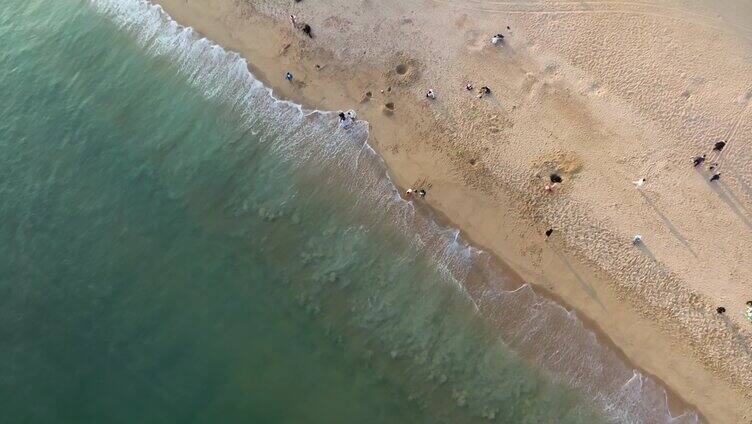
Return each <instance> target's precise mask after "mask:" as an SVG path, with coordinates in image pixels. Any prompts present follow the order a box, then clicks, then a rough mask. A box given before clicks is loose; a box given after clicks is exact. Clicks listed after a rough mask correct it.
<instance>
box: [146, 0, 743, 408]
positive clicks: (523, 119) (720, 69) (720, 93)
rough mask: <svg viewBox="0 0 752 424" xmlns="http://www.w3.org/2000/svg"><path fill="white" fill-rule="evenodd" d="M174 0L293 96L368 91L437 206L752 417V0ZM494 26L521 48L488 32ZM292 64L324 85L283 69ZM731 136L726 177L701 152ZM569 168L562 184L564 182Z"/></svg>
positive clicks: (692, 387)
mask: <svg viewBox="0 0 752 424" xmlns="http://www.w3.org/2000/svg"><path fill="white" fill-rule="evenodd" d="M158 3H160V4H163V5H164V6H165V8H166V9H167V11H168V12H169V13H170V14H172V15H173V16H174V17H175V18H176V19H177V20H178V21H180V22H183V23H185V24H187V25H191V26H194V27H196V28H197V29H199V30H200V31H202V32H203V33H205V34H207V35H208V36H209V37H210V38H212V39H214V40H216V41H218V42H220V43H221V44H223V45H225V46H227V47H228V48H230V49H234V50H238V51H241V52H243V54H244V55H245V56H246V57H248V58H249V60H250V61H251V62H252V65H253V71H254V72H255V73H256V74H257V75H258V76H259V77H261V78H262V79H263V80H264V81H265V82H267V83H268V84H269V85H271V86H272V87H274V88H275V91H276V92H278V93H280V95H281V96H283V97H287V98H291V99H294V100H296V101H300V102H303V103H304V104H309V105H313V106H316V107H322V108H330V109H337V108H350V107H355V106H357V107H356V108H357V109H358V111H359V113H360V115H361V117H363V118H364V119H367V120H369V121H370V122H371V124H372V139H373V142H374V143H375V144H376V147H377V148H378V150H379V152H380V153H381V154H382V155H383V156H384V157H385V159H386V160H387V163H388V164H389V165H390V168H391V170H392V173H393V175H394V176H395V179H396V181H397V182H398V183H400V184H402V185H409V184H410V183H411V182H412V181H414V180H415V179H416V178H417V177H428V178H429V179H430V180H431V181H432V182H433V190H432V191H431V194H430V195H429V198H428V200H429V202H430V204H431V205H432V206H433V207H435V208H436V209H437V210H439V211H441V212H442V213H444V214H445V215H446V216H447V217H448V218H449V219H451V220H452V221H453V222H455V223H456V224H457V225H458V226H459V227H460V228H462V230H463V231H464V232H465V233H466V234H468V235H469V237H470V238H471V239H472V240H473V241H475V242H477V243H478V244H480V245H482V246H484V247H486V248H488V249H490V250H492V251H494V252H496V253H497V254H499V256H501V257H502V258H503V259H504V260H505V261H507V262H508V263H510V264H511V265H512V267H513V268H514V269H515V270H516V271H518V272H519V273H520V274H521V275H522V276H523V277H524V278H525V279H526V280H527V281H530V282H531V283H534V284H537V285H539V286H540V287H543V288H546V289H547V290H549V291H550V292H552V293H553V295H555V296H557V297H560V298H561V299H562V300H563V301H564V302H565V303H567V304H569V305H571V306H573V307H575V308H577V310H578V311H580V312H581V313H582V314H584V315H585V316H586V317H587V318H588V319H590V320H591V321H592V324H593V325H595V326H597V327H598V328H599V329H601V330H603V331H605V332H606V333H607V334H608V335H609V337H610V339H611V340H612V341H613V342H614V343H615V344H616V346H618V348H620V349H621V350H622V351H623V353H624V354H625V355H626V356H627V357H628V358H629V359H630V360H632V361H633V362H634V363H636V364H637V365H639V366H640V367H641V368H642V369H644V370H646V371H648V372H649V373H651V374H653V375H655V376H657V377H659V378H660V379H662V380H664V381H665V382H666V384H668V385H669V386H670V387H672V388H673V389H674V390H675V391H676V392H677V393H678V394H679V395H680V396H681V397H682V398H683V399H685V400H686V401H688V402H689V403H691V404H694V405H695V406H696V407H698V408H699V409H700V410H701V411H702V412H703V413H704V414H705V416H706V417H707V418H708V419H709V420H710V421H712V422H752V416H750V415H749V414H748V413H747V412H746V411H747V410H749V407H750V406H751V403H752V402H751V401H750V398H749V397H745V393H749V392H750V389H749V387H750V386H751V385H752V383H750V381H752V354H751V353H750V352H751V350H752V343H751V342H750V328H751V327H752V326H750V323H748V322H746V321H745V320H744V319H743V317H742V315H741V312H742V310H743V306H744V301H746V300H749V299H752V248H750V246H752V146H750V141H752V41H751V40H752V3H750V4H742V3H743V2H742V1H730V0H725V1H721V2H714V3H712V4H710V3H707V4H706V3H703V2H699V1H683V2H678V1H655V2H647V1H584V2H575V1H559V2H549V1H528V2H502V1H490V0H489V1H483V0H453V1H449V0H403V1H396V0H380V1H376V0H365V1H344V0H303V1H302V2H301V3H298V4H295V3H293V2H292V1H291V0H267V1H258V2H256V1H252V0H251V1H246V0H243V1H241V0H215V1H209V0H162V1H159V2H158ZM251 4H253V5H251ZM289 13H295V14H297V15H298V17H299V19H301V20H304V21H306V22H308V23H310V24H311V26H312V27H313V30H314V34H315V39H314V40H308V39H306V38H305V37H304V36H303V35H302V34H300V33H297V32H295V31H293V30H292V29H291V27H290V25H289V23H287V22H286V19H287V15H289ZM269 17H270V18H271V19H269ZM507 25H509V26H510V28H511V30H507V29H506V26H507ZM496 32H503V33H504V34H506V35H507V37H506V45H505V46H504V47H501V48H499V47H494V46H491V45H490V43H489V42H488V41H489V37H490V35H492V34H494V33H496ZM287 43H291V46H290V47H289V48H288V49H286V50H285V51H284V52H282V47H283V46H284V45H285V44H287ZM316 64H321V65H325V66H324V68H323V69H321V70H319V69H316V67H315V65H316ZM398 65H402V66H403V67H400V68H399V69H398ZM288 69H290V70H293V72H294V73H295V75H296V80H300V81H304V82H305V85H304V86H302V85H300V86H290V85H289V84H286V83H285V82H284V81H283V80H282V78H281V75H282V74H283V72H284V71H285V70H288ZM398 71H399V72H398ZM467 82H472V83H474V84H475V85H476V87H477V86H481V85H488V86H489V87H491V89H492V90H493V95H492V96H490V97H488V98H486V99H482V100H478V99H476V98H475V97H474V95H473V94H470V93H467V92H466V91H465V90H464V88H463V87H464V85H465V84H466V83H467ZM387 86H391V87H392V91H391V93H387V94H384V95H382V94H381V93H380V90H381V89H383V88H386V87H387ZM428 88H433V89H434V90H436V91H437V93H438V98H437V99H436V101H428V100H426V99H425V98H424V97H423V93H424V92H425V90H427V89H428ZM367 90H370V91H372V93H373V98H372V99H371V100H370V101H369V102H367V103H363V104H358V103H357V100H358V99H360V97H361V95H362V93H364V92H365V91H367ZM390 101H391V102H394V103H395V106H396V110H395V113H394V115H393V116H387V115H385V114H384V113H383V112H382V104H383V103H386V102H390ZM721 138H725V139H727V140H728V142H729V144H728V147H727V148H726V150H725V151H724V154H723V156H722V157H721V160H720V162H721V173H722V179H721V181H720V184H715V185H710V184H709V183H708V182H707V177H708V176H709V175H707V173H700V172H696V171H695V170H694V169H693V168H692V167H691V164H690V160H689V158H690V157H691V156H693V155H696V154H699V153H702V152H708V153H709V150H710V146H712V143H713V142H714V141H715V140H717V139H721ZM552 170H556V171H558V172H560V173H561V174H562V176H563V177H564V184H563V185H562V186H560V187H558V188H557V190H556V192H555V193H554V194H545V193H544V192H543V190H542V188H543V184H544V180H545V179H546V178H547V177H548V174H549V173H550V172H551V171H552ZM539 176H540V178H539ZM640 177H645V178H647V180H648V182H647V184H646V186H645V187H644V189H643V190H642V191H638V190H636V189H635V188H634V186H633V185H632V184H631V181H633V180H636V179H638V178H640ZM549 227H553V228H555V229H556V232H555V235H554V236H553V237H552V239H551V240H549V241H548V242H545V241H544V237H542V235H541V234H542V232H543V231H544V230H545V229H546V228H549ZM635 233H640V234H642V235H643V237H644V239H645V245H644V247H642V248H635V247H633V246H632V245H631V244H630V239H631V237H632V235H634V234H635ZM718 305H723V306H725V307H726V308H727V309H728V312H727V315H726V317H723V318H722V317H719V316H717V315H716V314H715V313H714V311H713V309H714V308H715V306H718ZM635 311H636V313H635ZM745 390H746V392H745Z"/></svg>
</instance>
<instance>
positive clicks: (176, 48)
mask: <svg viewBox="0 0 752 424" xmlns="http://www.w3.org/2000/svg"><path fill="white" fill-rule="evenodd" d="M91 4H92V5H93V7H94V8H95V9H96V10H98V11H99V12H101V13H102V14H104V15H106V16H107V17H109V19H111V20H112V21H113V22H115V23H116V24H117V25H118V26H119V27H120V28H122V29H123V30H125V31H126V32H127V33H129V34H131V35H132V36H133V37H134V38H135V39H136V40H137V42H138V43H139V44H140V45H141V46H142V47H143V48H144V50H145V51H146V52H147V53H148V54H150V55H154V56H158V57H165V58H169V59H170V60H172V61H174V62H175V63H177V64H178V67H179V69H180V72H181V73H183V75H184V76H185V77H186V78H187V79H188V81H190V83H191V84H193V85H194V86H195V87H197V88H198V89H200V90H201V91H202V92H203V94H204V95H205V96H206V97H207V98H209V99H215V100H221V101H222V102H224V103H225V104H229V105H231V107H232V108H233V110H234V111H235V112H237V113H238V114H239V115H240V116H242V117H244V118H245V122H243V125H245V129H247V130H251V129H253V130H254V133H255V134H257V135H259V136H260V137H261V140H262V142H264V143H267V144H268V145H269V147H270V148H271V149H272V150H274V151H275V152H276V154H277V155H278V157H280V158H281V160H285V161H289V162H291V163H293V164H295V165H298V166H305V165H310V164H317V165H318V166H326V167H331V168H332V169H341V170H342V172H347V173H348V178H349V180H350V184H352V186H353V189H354V190H355V191H356V192H357V193H358V195H357V196H354V197H353V201H354V202H357V203H362V204H364V205H365V206H367V208H366V209H368V210H372V211H375V212H374V213H377V214H379V215H380V216H381V218H380V219H389V220H391V221H392V222H390V223H389V225H394V226H396V227H398V228H400V229H401V230H402V232H403V234H404V235H405V236H406V237H407V238H408V239H410V240H412V243H413V244H414V245H415V247H416V248H418V249H422V250H424V251H426V250H427V251H430V252H432V258H433V261H434V263H435V264H436V266H437V268H438V269H439V270H440V271H441V273H442V274H443V275H445V276H446V277H448V279H449V280H450V281H453V282H454V283H455V284H456V286H457V289H458V290H460V291H461V292H462V293H464V294H465V295H466V296H467V297H468V299H470V300H471V301H472V302H473V303H474V305H475V307H476V309H477V310H478V311H479V312H480V313H482V314H484V315H486V316H487V318H488V320H489V321H490V322H491V323H492V324H493V325H494V326H495V327H496V328H497V329H498V331H499V334H500V337H501V339H502V340H503V341H504V343H506V344H507V345H508V346H510V347H511V348H512V349H514V350H515V351H517V352H518V353H519V354H520V355H521V356H523V357H526V358H529V359H531V360H532V361H533V362H534V363H536V364H538V365H539V366H540V367H541V368H543V369H544V370H547V371H548V372H549V373H550V374H551V375H553V376H554V378H555V379H556V380H558V381H560V382H563V383H565V384H567V385H568V386H570V387H573V388H575V389H577V390H578V391H580V392H582V393H585V394H586V395H587V396H588V397H589V399H590V400H591V401H592V402H593V403H594V404H595V405H597V406H598V407H599V408H600V409H601V410H603V411H605V413H606V414H607V416H608V417H609V418H610V419H611V420H612V421H613V422H619V423H623V422H629V423H658V422H666V423H695V422H699V418H698V416H697V414H696V413H695V412H693V411H688V412H686V413H684V414H682V415H681V416H678V417H672V416H671V415H670V413H669V408H668V406H667V400H666V392H665V390H664V389H663V388H662V387H660V386H659V385H658V384H657V383H656V382H655V381H653V380H652V379H650V378H647V377H646V376H644V375H642V374H641V373H639V372H637V371H635V370H633V369H632V368H630V367H629V366H628V365H627V364H625V363H624V362H623V361H622V360H621V359H620V358H619V357H618V356H617V355H616V354H615V353H614V352H613V351H611V350H610V349H609V348H607V347H606V346H604V345H602V344H600V343H599V342H598V340H597V338H596V336H595V334H594V333H593V332H592V331H590V330H588V329H587V328H585V327H584V325H583V323H582V321H580V320H579V319H578V318H577V316H576V314H574V313H572V312H571V311H568V310H566V309H565V308H563V307H562V306H560V305H558V304H557V303H555V302H554V301H552V300H549V299H546V298H544V297H541V296H540V295H538V294H536V293H535V292H534V291H533V290H532V288H531V287H530V286H528V285H523V286H521V287H516V286H514V285H513V284H511V283H510V282H509V281H508V279H506V278H505V277H504V276H503V275H501V274H500V273H499V272H498V269H497V268H495V267H493V266H491V263H492V262H493V260H492V259H491V257H490V256H489V255H488V254H487V253H485V252H483V251H480V250H478V249H475V248H473V247H471V246H468V245H467V244H465V243H464V242H462V240H461V237H460V233H459V230H457V229H453V228H446V227H443V226H441V225H439V224H437V222H436V221H435V220H434V219H432V218H431V217H430V216H428V214H427V213H422V212H418V211H417V210H416V208H415V207H414V206H413V204H412V203H410V202H406V201H404V200H403V199H402V198H401V197H400V195H399V192H398V190H397V188H396V186H395V185H394V184H393V183H392V181H391V180H390V179H389V177H388V175H387V172H386V166H385V164H384V163H383V161H382V160H381V158H380V157H379V156H378V155H377V154H376V153H375V152H374V150H373V149H372V148H371V147H370V146H369V145H368V143H367V140H368V124H367V123H366V122H363V121H358V123H357V124H356V125H354V126H352V127H351V128H349V129H347V130H345V129H341V128H339V126H338V122H337V117H336V114H335V113H333V112H328V111H319V110H304V109H303V108H302V107H301V106H300V105H297V104H295V103H292V102H288V101H283V100H279V99H277V98H275V97H274V95H273V93H272V91H271V90H270V89H269V88H267V87H265V86H264V85H263V84H262V83H261V82H259V81H258V80H257V79H256V78H254V76H253V75H252V74H251V73H250V72H249V71H248V64H247V62H246V61H245V59H244V58H243V57H242V56H240V55H239V54H237V53H235V52H230V51H226V50H224V49H223V48H222V47H220V46H218V45H217V44H215V43H213V42H211V41H210V40H208V39H206V38H203V37H201V36H200V35H198V34H197V33H196V32H195V31H194V30H193V29H192V28H186V27H182V26H180V25H178V24H177V23H176V22H175V21H173V20H172V19H170V18H169V16H168V15H167V14H166V13H165V12H164V11H163V10H162V9H161V8H160V7H159V6H155V5H152V4H150V3H148V2H147V1H145V0H91ZM471 274H472V275H473V276H472V277H471ZM470 278H474V279H480V280H482V281H481V284H479V285H477V286H478V287H482V289H481V290H476V291H472V292H471V291H469V290H468V289H467V287H466V285H467V283H468V279H470Z"/></svg>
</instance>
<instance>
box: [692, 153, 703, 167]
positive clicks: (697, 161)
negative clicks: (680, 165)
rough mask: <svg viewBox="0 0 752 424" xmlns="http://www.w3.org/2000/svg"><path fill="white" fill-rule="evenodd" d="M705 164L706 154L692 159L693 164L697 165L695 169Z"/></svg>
mask: <svg viewBox="0 0 752 424" xmlns="http://www.w3.org/2000/svg"><path fill="white" fill-rule="evenodd" d="M703 162H705V155H704V154H703V155H702V156H695V157H694V158H692V163H693V164H694V165H695V168H697V167H698V166H700V165H702V163H703Z"/></svg>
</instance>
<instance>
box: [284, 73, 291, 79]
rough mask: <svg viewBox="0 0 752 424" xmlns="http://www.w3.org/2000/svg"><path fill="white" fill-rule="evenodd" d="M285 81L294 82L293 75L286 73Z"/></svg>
mask: <svg viewBox="0 0 752 424" xmlns="http://www.w3.org/2000/svg"><path fill="white" fill-rule="evenodd" d="M285 79H286V80H288V81H292V74H291V73H289V72H285Z"/></svg>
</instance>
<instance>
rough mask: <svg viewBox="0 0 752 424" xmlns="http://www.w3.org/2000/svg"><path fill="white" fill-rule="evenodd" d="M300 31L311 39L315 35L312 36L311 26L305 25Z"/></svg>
mask: <svg viewBox="0 0 752 424" xmlns="http://www.w3.org/2000/svg"><path fill="white" fill-rule="evenodd" d="M300 30H301V31H303V32H304V33H305V34H306V35H307V36H309V37H310V38H313V34H311V26H310V25H308V24H303V26H302V28H301V29H300Z"/></svg>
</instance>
